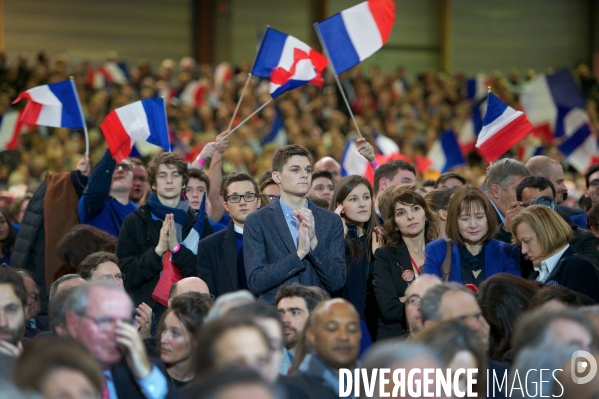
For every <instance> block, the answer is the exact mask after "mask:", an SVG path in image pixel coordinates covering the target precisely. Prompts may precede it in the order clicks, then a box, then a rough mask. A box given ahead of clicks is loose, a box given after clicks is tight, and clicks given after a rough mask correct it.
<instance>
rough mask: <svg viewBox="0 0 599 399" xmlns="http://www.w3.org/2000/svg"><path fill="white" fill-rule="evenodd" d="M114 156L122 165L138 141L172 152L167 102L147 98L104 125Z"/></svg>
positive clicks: (110, 117) (119, 111) (118, 111)
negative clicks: (167, 118)
mask: <svg viewBox="0 0 599 399" xmlns="http://www.w3.org/2000/svg"><path fill="white" fill-rule="evenodd" d="M100 129H102V132H103V133H104V137H105V138H106V141H107V142H108V148H109V149H110V154H111V155H112V157H113V158H114V159H115V161H117V163H118V162H121V161H122V160H123V159H125V158H127V157H128V156H129V154H130V153H131V148H132V147H133V144H135V141H137V140H139V141H147V142H148V143H151V144H154V145H157V146H159V147H161V148H162V149H164V150H165V151H170V142H169V138H168V124H167V121H166V109H165V106H164V99H162V98H146V99H144V100H141V101H137V102H134V103H132V104H129V105H125V106H124V107H120V108H117V109H115V110H114V111H112V112H110V113H109V114H108V115H106V118H105V119H104V122H102V124H101V125H100Z"/></svg>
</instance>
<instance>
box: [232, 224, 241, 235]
mask: <svg viewBox="0 0 599 399" xmlns="http://www.w3.org/2000/svg"><path fill="white" fill-rule="evenodd" d="M233 230H235V232H236V233H239V234H242V235H243V228H242V227H239V226H237V225H236V224H235V223H233Z"/></svg>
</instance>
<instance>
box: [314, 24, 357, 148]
mask: <svg viewBox="0 0 599 399" xmlns="http://www.w3.org/2000/svg"><path fill="white" fill-rule="evenodd" d="M316 25H317V24H314V30H315V31H316V36H318V40H319V41H320V44H321V45H322V49H323V50H324V54H325V56H326V57H327V59H328V60H329V68H330V71H331V73H332V74H333V76H335V82H337V87H339V91H340V92H341V96H342V97H343V101H345V105H346V106H347V110H348V111H349V114H350V116H351V119H352V120H353V121H354V126H355V127H356V131H357V132H358V136H360V138H362V132H360V128H359V127H358V122H356V118H355V117H354V113H353V112H352V110H351V107H350V106H349V101H347V97H346V96H345V91H344V90H343V86H341V82H340V81H339V77H338V76H337V74H336V73H335V65H333V60H332V59H331V57H330V56H329V51H328V50H327V46H326V44H325V43H324V40H322V36H320V31H319V30H318V28H317V27H316Z"/></svg>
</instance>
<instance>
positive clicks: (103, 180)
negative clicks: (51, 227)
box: [77, 150, 116, 223]
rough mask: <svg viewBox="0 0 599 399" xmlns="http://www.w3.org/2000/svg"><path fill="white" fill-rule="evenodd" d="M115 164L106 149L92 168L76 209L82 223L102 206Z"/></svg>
mask: <svg viewBox="0 0 599 399" xmlns="http://www.w3.org/2000/svg"><path fill="white" fill-rule="evenodd" d="M115 166H116V162H115V160H114V159H113V158H112V156H111V155H110V151H109V150H106V152H104V155H103V156H102V158H101V159H100V162H98V164H97V165H96V167H95V168H94V169H93V170H92V173H91V175H90V176H89V180H88V182H87V186H86V187H85V189H84V190H83V197H81V199H80V201H79V206H78V209H77V211H78V213H79V219H80V220H81V222H82V223H85V221H87V220H89V219H91V218H93V217H95V216H96V215H97V214H98V213H100V212H101V211H102V209H103V208H104V204H105V203H106V200H107V199H108V196H109V194H110V186H111V185H112V174H113V173H114V168H115Z"/></svg>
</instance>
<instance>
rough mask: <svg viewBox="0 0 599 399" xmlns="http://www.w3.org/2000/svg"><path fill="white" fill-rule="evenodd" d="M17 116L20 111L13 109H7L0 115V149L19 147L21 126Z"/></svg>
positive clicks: (21, 123)
mask: <svg viewBox="0 0 599 399" xmlns="http://www.w3.org/2000/svg"><path fill="white" fill-rule="evenodd" d="M19 116H20V112H19V111H14V110H8V111H6V113H5V114H4V115H1V116H0V151H4V150H14V149H16V148H18V147H19V133H21V129H22V128H23V122H22V121H21V120H20V118H19Z"/></svg>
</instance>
